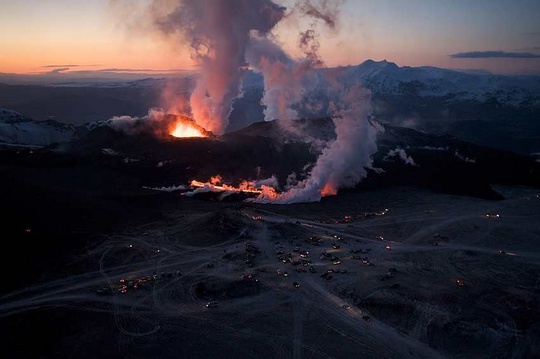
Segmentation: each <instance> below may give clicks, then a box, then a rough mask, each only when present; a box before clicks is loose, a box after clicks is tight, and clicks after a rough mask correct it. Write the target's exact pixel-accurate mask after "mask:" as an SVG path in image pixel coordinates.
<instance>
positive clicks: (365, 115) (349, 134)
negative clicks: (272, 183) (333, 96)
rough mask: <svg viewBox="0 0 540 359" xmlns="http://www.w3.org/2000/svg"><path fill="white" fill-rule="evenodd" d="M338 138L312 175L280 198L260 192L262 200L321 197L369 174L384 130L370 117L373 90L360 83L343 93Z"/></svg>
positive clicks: (337, 118) (284, 201)
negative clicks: (381, 132)
mask: <svg viewBox="0 0 540 359" xmlns="http://www.w3.org/2000/svg"><path fill="white" fill-rule="evenodd" d="M333 108H334V113H335V114H336V116H335V117H334V125H335V128H336V139H335V140H334V141H332V142H330V143H329V144H328V145H327V147H326V148H325V149H323V151H322V153H321V155H320V156H319V157H318V159H317V162H316V163H315V166H314V167H313V169H312V170H311V173H310V174H309V177H308V178H307V179H306V180H304V181H301V182H298V183H297V184H296V185H295V186H293V187H291V188H289V189H288V190H287V191H286V192H283V193H281V194H280V195H279V196H278V197H277V198H269V197H266V196H259V197H258V198H257V199H255V200H254V201H255V202H258V203H275V204H289V203H299V202H315V201H320V199H321V198H322V197H323V196H324V195H333V194H336V193H337V190H338V189H340V188H350V187H353V186H354V185H356V184H357V183H358V182H360V181H361V180H362V179H363V178H365V177H366V175H367V171H366V168H371V167H372V162H373V160H372V156H373V154H374V153H375V152H376V151H377V145H376V137H377V133H378V131H379V130H380V129H379V128H378V127H376V126H375V125H374V124H372V123H371V121H370V120H369V115H370V113H371V106H370V93H369V92H368V91H367V90H364V89H361V88H360V87H358V86H355V87H352V88H350V89H348V90H346V91H345V93H343V94H342V100H341V102H339V103H334V104H333Z"/></svg>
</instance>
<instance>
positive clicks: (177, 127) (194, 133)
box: [170, 115, 212, 138]
mask: <svg viewBox="0 0 540 359" xmlns="http://www.w3.org/2000/svg"><path fill="white" fill-rule="evenodd" d="M174 117H175V121H173V126H172V129H171V132H170V134H171V136H174V137H179V138H186V137H211V135H212V134H211V132H209V131H206V130H205V129H204V128H203V127H201V126H199V125H197V123H196V122H195V120H193V119H191V118H189V117H187V116H181V115H180V116H178V115H177V116H174Z"/></svg>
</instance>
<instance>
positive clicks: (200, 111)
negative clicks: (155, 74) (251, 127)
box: [152, 0, 285, 134]
mask: <svg viewBox="0 0 540 359" xmlns="http://www.w3.org/2000/svg"><path fill="white" fill-rule="evenodd" d="M152 4H153V6H154V13H156V7H157V8H158V10H159V7H161V6H164V5H163V2H161V1H157V0H154V1H153V3H152ZM174 4H175V6H173V7H172V9H171V10H170V11H165V13H164V14H163V11H157V13H160V14H161V15H158V16H156V17H155V19H154V21H155V25H156V26H157V28H158V29H159V30H160V31H161V32H163V33H164V34H167V35H169V36H171V37H172V38H173V39H175V40H176V41H179V42H182V41H186V42H188V43H189V44H190V47H191V53H192V55H191V56H192V58H193V59H194V60H195V61H196V63H197V64H198V65H200V66H201V76H200V78H199V79H198V81H197V84H196V86H195V89H194V91H193V93H192V94H191V98H190V105H191V112H192V115H193V117H194V118H196V119H197V122H198V123H199V125H201V126H203V127H204V128H206V129H208V130H211V131H212V132H214V133H216V134H222V133H224V132H225V129H226V127H227V125H228V117H229V114H230V112H231V104H232V101H233V100H234V99H235V98H237V97H238V96H239V95H240V86H241V80H242V77H243V75H244V68H245V65H246V60H245V53H246V47H247V44H248V42H249V39H250V36H251V33H252V32H256V33H257V35H258V36H261V37H265V36H267V35H268V34H269V32H270V31H271V30H272V28H273V27H274V26H275V25H276V24H277V23H278V22H279V21H280V20H281V19H282V18H283V16H284V15H285V8H283V7H281V6H279V5H277V4H275V3H274V2H272V1H270V0H220V1H215V0H183V1H179V0H178V1H175V2H174Z"/></svg>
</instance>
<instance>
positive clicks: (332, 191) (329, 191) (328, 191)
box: [321, 182, 337, 197]
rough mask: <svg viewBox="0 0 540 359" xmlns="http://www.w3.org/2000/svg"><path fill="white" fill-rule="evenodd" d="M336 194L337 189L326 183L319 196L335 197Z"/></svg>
mask: <svg viewBox="0 0 540 359" xmlns="http://www.w3.org/2000/svg"><path fill="white" fill-rule="evenodd" d="M336 194H337V189H336V188H335V187H334V186H333V185H332V184H331V183H330V182H328V183H326V184H325V185H324V187H323V189H322V190H321V195H322V196H323V197H327V196H335V195H336Z"/></svg>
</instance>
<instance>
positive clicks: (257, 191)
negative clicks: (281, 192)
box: [187, 176, 278, 198]
mask: <svg viewBox="0 0 540 359" xmlns="http://www.w3.org/2000/svg"><path fill="white" fill-rule="evenodd" d="M269 181H272V182H273V181H275V177H271V178H270V179H267V180H261V181H243V182H241V183H240V184H239V185H238V187H235V186H231V185H227V184H224V183H222V178H221V176H214V177H212V178H211V179H210V180H209V181H208V182H200V181H196V180H192V181H191V183H190V185H191V187H193V188H195V190H194V191H192V192H188V193H187V195H193V194H196V193H199V192H221V193H225V194H232V193H246V194H254V195H257V196H258V197H265V198H277V196H278V194H277V192H276V190H275V189H274V187H273V186H271V185H270V183H268V182H269Z"/></svg>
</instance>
